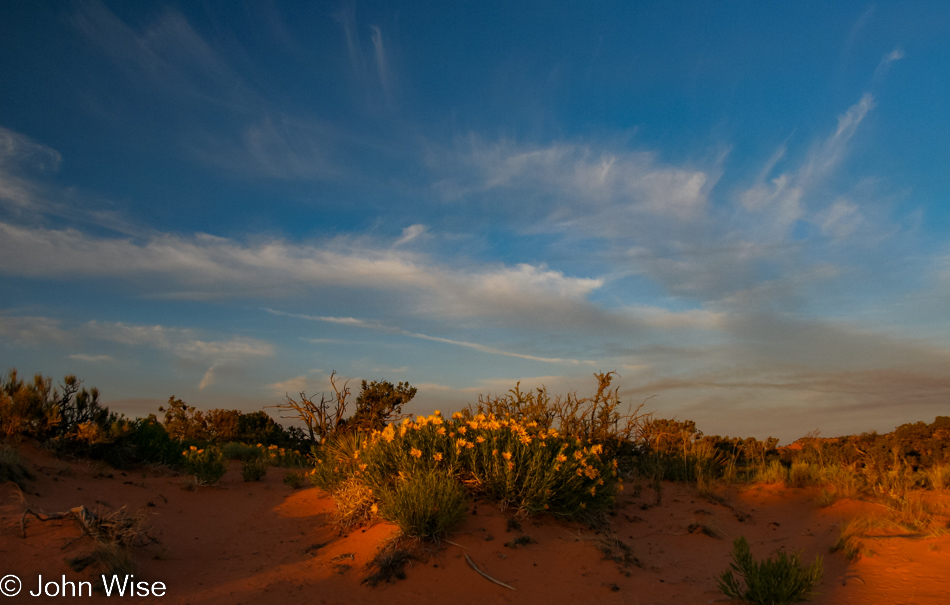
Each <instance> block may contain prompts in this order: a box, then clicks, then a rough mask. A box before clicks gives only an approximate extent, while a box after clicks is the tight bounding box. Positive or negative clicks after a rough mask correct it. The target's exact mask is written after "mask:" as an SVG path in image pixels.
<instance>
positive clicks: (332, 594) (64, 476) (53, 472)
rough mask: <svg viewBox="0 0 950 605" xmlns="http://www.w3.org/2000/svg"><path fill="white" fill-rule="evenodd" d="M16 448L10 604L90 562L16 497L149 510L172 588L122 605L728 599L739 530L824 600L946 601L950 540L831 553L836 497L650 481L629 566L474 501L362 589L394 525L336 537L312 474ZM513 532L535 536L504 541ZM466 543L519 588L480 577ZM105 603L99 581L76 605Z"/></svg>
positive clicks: (153, 567)
mask: <svg viewBox="0 0 950 605" xmlns="http://www.w3.org/2000/svg"><path fill="white" fill-rule="evenodd" d="M20 450H21V455H22V456H23V458H24V460H25V461H26V463H27V466H28V467H30V468H31V469H33V471H34V473H35V474H36V478H35V479H34V480H33V481H32V482H30V483H29V486H28V489H27V490H26V493H24V494H23V495H22V497H21V496H20V494H19V491H18V490H17V489H16V488H15V486H12V485H7V486H4V487H3V488H2V490H0V496H2V499H0V576H5V575H7V574H15V575H17V576H19V577H20V578H22V580H23V582H24V588H23V592H21V594H20V595H19V596H18V597H16V598H14V599H11V600H10V601H8V602H10V603H17V602H42V601H45V600H48V599H41V600H40V601H37V600H36V599H34V598H32V597H29V596H27V592H28V591H35V590H36V585H37V577H38V576H39V575H40V574H42V575H43V578H44V582H45V581H49V580H57V581H59V580H60V578H61V577H62V576H63V575H65V576H66V579H67V580H71V581H73V582H77V583H78V582H80V581H84V580H90V579H93V578H95V577H98V573H99V572H98V571H93V570H90V569H87V570H85V571H82V572H78V573H77V572H74V571H73V570H71V569H70V568H69V566H68V565H67V563H66V560H67V559H69V558H72V557H75V556H77V555H81V554H86V553H89V552H91V551H92V549H93V547H94V544H93V541H92V539H91V538H89V537H84V538H82V539H79V540H75V541H73V540H74V539H75V538H76V537H77V536H78V535H79V534H80V531H79V529H78V527H77V525H76V524H75V523H71V522H48V523H41V522H39V521H37V520H35V519H32V518H28V523H27V538H26V539H23V538H22V537H21V535H20V518H21V516H22V513H23V511H24V510H25V508H26V507H27V506H29V507H30V508H31V509H33V510H37V511H42V512H46V513H50V512H59V511H65V510H68V509H69V508H72V507H75V506H79V505H85V506H86V507H87V508H89V509H96V508H97V507H98V506H101V507H102V510H106V511H108V510H110V507H111V508H119V507H122V506H125V507H127V510H129V511H133V512H134V511H136V510H139V509H146V510H148V511H149V513H150V516H149V523H150V525H151V526H152V531H151V534H152V535H153V536H155V537H157V538H158V539H159V540H160V543H159V544H158V545H152V546H150V547H147V548H139V549H135V557H136V560H137V562H138V563H139V571H138V572H137V574H136V578H135V579H136V581H139V580H144V581H148V582H150V583H151V582H156V581H160V582H163V583H164V584H165V585H166V587H167V592H166V594H165V596H163V597H161V598H156V597H151V598H128V597H126V598H123V599H121V602H129V603H135V602H165V603H182V604H185V603H190V604H194V605H199V604H211V603H246V604H249V603H282V604H292V603H327V604H344V603H345V604H347V605H357V604H360V603H379V602H386V603H392V604H394V605H425V604H427V603H444V602H450V603H452V605H465V604H469V603H471V604H474V603H484V602H485V601H486V600H489V601H491V602H502V603H539V604H544V605H550V604H552V603H617V604H644V605H645V604H664V603H670V604H673V603H676V604H693V603H729V600H728V599H725V598H724V597H723V595H722V594H721V593H720V592H719V591H718V590H717V589H716V582H715V576H716V575H718V574H719V573H721V572H723V571H725V570H726V569H727V568H728V566H729V561H730V552H731V548H732V540H733V539H734V538H736V537H738V536H740V535H744V536H745V537H746V539H747V540H748V541H749V543H750V544H751V546H752V552H753V554H754V555H755V556H756V557H763V556H765V555H768V554H770V553H772V552H773V551H774V550H775V549H777V548H779V547H785V548H787V549H790V550H801V551H803V553H804V555H803V559H804V560H805V561H806V562H810V561H811V560H812V559H813V558H814V557H815V555H816V554H817V555H821V556H822V557H823V559H824V570H825V575H824V579H823V581H822V583H821V585H820V586H819V588H818V590H819V592H820V594H819V596H817V597H816V598H815V599H814V601H813V602H814V603H817V604H819V605H822V604H838V603H866V604H869V605H871V604H880V603H894V604H898V603H907V604H910V603H914V604H927V603H946V602H948V601H950V596H948V595H950V578H948V577H947V574H946V570H947V569H948V568H950V567H948V564H950V536H943V537H939V538H908V537H891V538H881V539H877V540H874V542H873V544H872V549H873V551H874V554H873V555H872V556H866V557H864V558H862V559H861V560H859V561H858V562H856V563H849V562H848V561H847V560H846V559H845V558H844V556H843V555H841V554H840V553H838V554H829V552H828V551H829V547H830V546H831V545H832V544H833V543H834V541H835V540H836V539H837V536H838V524H839V523H840V522H841V521H843V520H847V519H848V518H851V517H852V516H854V515H855V514H857V513H859V512H860V511H861V510H864V509H867V508H869V507H871V505H869V504H867V503H862V502H853V501H841V502H839V503H837V504H835V505H833V506H831V507H828V508H818V507H817V506H816V505H815V504H814V499H815V492H814V491H812V490H805V489H786V488H784V487H778V486H753V487H750V488H741V489H737V488H735V487H729V488H724V490H723V491H722V492H721V494H720V495H721V497H722V498H723V499H724V500H723V502H722V503H718V502H712V501H710V500H707V499H704V498H702V497H700V496H699V495H698V494H697V492H696V491H695V489H693V488H691V487H688V486H684V485H680V484H671V483H666V484H664V486H663V494H662V496H663V498H662V504H661V505H660V506H651V504H652V503H653V502H654V499H655V494H654V493H653V492H652V491H651V490H649V489H644V490H643V492H642V493H641V494H640V495H639V496H634V495H633V494H626V495H624V496H623V498H622V500H621V506H620V507H619V508H618V509H617V510H616V512H615V514H613V515H611V516H610V517H609V521H610V531H611V532H612V534H613V535H614V536H615V537H616V538H619V539H620V540H622V541H623V542H625V543H626V544H627V545H629V546H630V548H631V550H632V555H633V556H634V557H636V559H637V562H638V563H637V564H632V565H624V564H623V563H622V562H616V561H613V560H610V559H607V558H605V556H604V554H603V553H602V552H601V550H600V548H599V547H600V546H601V545H602V543H603V540H604V538H605V537H606V536H605V535H604V534H602V533H601V534H598V533H597V532H595V531H594V530H592V529H590V528H588V527H585V526H583V525H580V524H574V523H562V522H558V521H555V520H553V519H550V518H540V519H529V520H520V523H521V530H520V531H519V530H512V531H506V530H507V526H508V519H509V518H510V516H511V515H510V514H505V513H502V512H500V511H499V510H498V508H497V506H494V505H492V504H490V503H487V502H477V503H475V504H474V505H473V507H472V509H471V511H470V513H471V514H469V515H468V516H467V518H466V519H465V521H464V522H463V523H462V524H461V525H460V526H458V527H457V528H456V531H454V532H453V533H452V534H451V535H449V536H448V537H447V540H446V541H443V543H442V546H441V549H440V550H438V552H434V553H432V554H431V555H430V556H428V557H427V558H426V560H424V561H415V562H414V563H413V564H412V566H411V567H407V568H406V573H407V576H408V577H407V579H405V580H401V581H395V582H394V583H391V584H381V585H379V586H378V587H376V588H370V587H368V586H365V585H361V583H360V580H361V579H362V578H363V577H364V575H365V568H364V566H365V565H366V563H367V561H369V560H370V559H371V558H372V557H373V555H374V554H375V552H376V550H377V548H378V547H379V545H380V544H381V542H382V541H384V540H385V539H386V538H387V537H389V536H391V535H393V534H394V533H395V528H394V527H393V526H391V525H388V524H385V523H379V524H377V525H374V526H372V527H369V528H365V529H362V530H356V531H354V532H352V533H351V534H350V535H348V536H343V537H341V536H338V535H337V534H336V533H335V532H334V531H333V529H332V527H331V526H330V524H329V523H328V520H329V517H330V514H331V512H332V510H333V506H334V504H333V501H332V499H330V498H328V497H327V496H326V494H324V493H322V492H320V491H319V490H317V489H315V488H312V487H309V484H306V485H307V487H305V488H302V489H299V490H292V489H291V488H289V487H288V486H286V485H284V484H283V482H282V479H283V476H284V473H285V471H284V470H283V469H275V468H272V469H271V470H270V471H269V472H268V474H267V476H266V477H265V478H264V480H263V481H261V482H257V483H244V482H243V481H242V480H241V476H240V468H239V465H238V464H237V463H232V466H231V469H230V470H229V472H228V474H227V475H225V477H224V479H223V480H222V482H221V485H220V487H213V488H208V487H206V488H200V489H199V490H198V491H195V492H191V491H186V490H183V489H182V487H181V485H182V479H181V478H180V477H175V476H162V475H161V474H156V473H151V472H143V471H137V472H121V471H115V470H109V471H108V473H107V474H106V475H105V476H96V475H98V474H100V472H101V470H102V469H104V468H105V467H102V466H101V465H97V464H96V463H91V462H85V461H74V462H66V461H62V460H57V459H55V458H53V457H51V456H50V455H49V454H47V453H46V452H42V451H38V450H36V449H35V448H32V447H31V446H29V445H23V446H21V448H20ZM108 474H111V477H110V476H108ZM940 498H941V499H943V500H945V501H946V500H948V499H950V497H948V496H947V495H946V494H944V495H941V496H940ZM100 503H101V504H100ZM709 533H712V534H715V535H714V536H710V535H708V534H709ZM522 535H528V536H530V537H531V539H532V541H533V542H532V543H529V544H527V545H522V546H518V547H517V548H511V547H509V546H506V543H509V542H511V541H513V540H514V539H515V538H517V537H520V536H522ZM449 542H451V543H449ZM319 545H322V546H319ZM618 552H619V551H618ZM466 554H467V555H468V556H469V557H470V558H471V559H472V560H473V561H474V562H475V563H476V564H477V565H478V566H479V567H480V568H481V569H482V570H483V571H484V572H485V573H487V574H489V575H491V576H492V577H494V578H496V579H498V580H500V581H502V582H505V583H507V584H509V585H511V586H512V587H514V588H515V589H516V590H514V591H512V590H509V589H507V588H504V587H502V586H498V585H496V584H492V583H491V582H489V581H488V580H486V579H485V578H483V577H482V576H480V575H478V574H477V573H476V572H475V571H474V570H472V568H471V567H469V565H468V563H467V562H466V559H465V556H464V555H466ZM105 599H106V597H104V596H103V595H100V594H98V593H97V594H96V595H95V596H94V597H93V598H91V599H88V598H85V599H84V602H87V601H88V602H97V601H100V600H105Z"/></svg>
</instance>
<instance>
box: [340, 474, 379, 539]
mask: <svg viewBox="0 0 950 605" xmlns="http://www.w3.org/2000/svg"><path fill="white" fill-rule="evenodd" d="M330 495H331V496H333V500H334V501H335V502H336V512H335V513H334V517H333V525H334V526H335V527H336V528H337V530H338V531H339V532H340V535H344V534H346V533H348V532H349V531H350V530H351V529H353V528H355V527H359V526H361V525H363V524H365V523H367V522H368V521H369V520H371V519H372V518H373V517H375V516H376V513H377V512H378V511H379V507H378V506H377V504H376V498H375V497H374V496H373V490H371V489H370V488H368V487H367V486H366V485H365V484H364V483H363V482H361V481H359V480H358V479H355V478H352V477H351V478H349V479H346V480H345V481H343V482H342V483H340V484H339V485H338V486H337V487H336V488H335V489H334V490H333V491H332V492H330Z"/></svg>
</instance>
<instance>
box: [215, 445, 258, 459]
mask: <svg viewBox="0 0 950 605" xmlns="http://www.w3.org/2000/svg"><path fill="white" fill-rule="evenodd" d="M221 453H223V454H224V457H225V458H227V459H228V460H242V461H243V460H249V459H251V458H258V457H260V455H261V450H260V448H257V447H255V446H253V445H250V444H249V443H240V442H238V441H229V442H227V443H225V444H224V445H223V446H221Z"/></svg>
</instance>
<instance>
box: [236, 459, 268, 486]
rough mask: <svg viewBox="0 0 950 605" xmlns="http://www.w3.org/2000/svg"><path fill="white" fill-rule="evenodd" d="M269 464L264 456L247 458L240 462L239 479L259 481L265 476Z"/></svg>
mask: <svg viewBox="0 0 950 605" xmlns="http://www.w3.org/2000/svg"><path fill="white" fill-rule="evenodd" d="M269 466H270V462H269V461H268V460H267V458H265V457H264V456H258V457H256V458H248V459H247V460H244V461H243V462H241V477H242V478H243V479H244V480H245V481H260V480H261V479H263V478H264V475H266V474H267V467H269Z"/></svg>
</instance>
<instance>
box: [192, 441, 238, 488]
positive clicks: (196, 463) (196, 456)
mask: <svg viewBox="0 0 950 605" xmlns="http://www.w3.org/2000/svg"><path fill="white" fill-rule="evenodd" d="M181 455H182V457H183V458H184V467H185V471H186V472H187V473H188V474H189V475H194V477H195V482H196V483H197V485H214V484H215V483H217V482H218V481H219V480H220V479H221V477H223V476H224V473H226V472H228V461H227V458H225V457H224V454H223V453H222V452H221V450H220V449H218V448H217V447H213V446H208V447H206V448H204V449H198V448H197V447H195V446H191V447H190V448H189V449H187V450H185V451H183V452H182V453H181Z"/></svg>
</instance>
